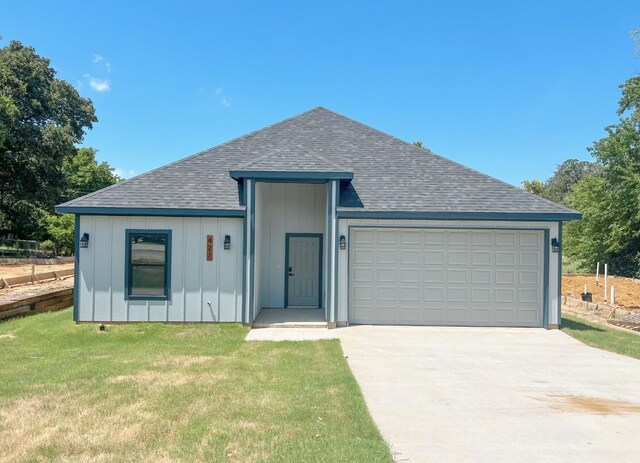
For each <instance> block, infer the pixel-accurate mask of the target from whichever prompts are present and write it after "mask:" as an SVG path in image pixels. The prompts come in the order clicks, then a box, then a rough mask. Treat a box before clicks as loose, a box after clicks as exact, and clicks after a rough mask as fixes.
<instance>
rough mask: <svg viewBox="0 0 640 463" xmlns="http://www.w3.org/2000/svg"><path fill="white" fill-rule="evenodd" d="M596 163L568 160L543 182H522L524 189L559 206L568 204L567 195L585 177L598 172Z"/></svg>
mask: <svg viewBox="0 0 640 463" xmlns="http://www.w3.org/2000/svg"><path fill="white" fill-rule="evenodd" d="M597 170H598V166H597V164H596V163H593V162H589V161H580V160H578V159H568V160H566V161H565V162H563V163H562V164H560V165H559V166H558V167H557V168H556V171H555V172H554V173H553V175H552V176H551V177H550V178H549V179H548V180H546V181H545V182H542V181H540V180H525V181H524V182H522V186H523V188H524V189H525V190H526V191H528V192H530V193H534V194H536V195H538V196H542V197H543V198H546V199H548V200H550V201H553V202H555V203H558V204H565V205H566V204H567V200H566V199H567V195H568V194H569V193H570V192H571V189H572V188H573V186H574V185H575V184H577V183H578V182H579V181H580V180H582V179H583V178H584V177H587V176H589V175H591V174H593V173H595V172H597Z"/></svg>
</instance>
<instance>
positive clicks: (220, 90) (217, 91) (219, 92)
mask: <svg viewBox="0 0 640 463" xmlns="http://www.w3.org/2000/svg"><path fill="white" fill-rule="evenodd" d="M221 93H222V87H218V88H216V96H218V95H220V94H221Z"/></svg>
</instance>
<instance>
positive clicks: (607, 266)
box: [604, 264, 609, 302]
mask: <svg viewBox="0 0 640 463" xmlns="http://www.w3.org/2000/svg"><path fill="white" fill-rule="evenodd" d="M608 274H609V265H608V264H604V302H607V276H608Z"/></svg>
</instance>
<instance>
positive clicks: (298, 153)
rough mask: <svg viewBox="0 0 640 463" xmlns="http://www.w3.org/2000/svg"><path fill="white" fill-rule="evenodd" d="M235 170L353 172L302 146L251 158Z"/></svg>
mask: <svg viewBox="0 0 640 463" xmlns="http://www.w3.org/2000/svg"><path fill="white" fill-rule="evenodd" d="M236 171H240V172H242V171H250V172H251V171H264V172H353V171H352V170H351V169H347V168H346V167H342V166H340V165H338V164H336V163H334V162H331V161H329V160H328V159H325V158H323V157H322V156H318V155H317V154H313V153H310V152H308V151H307V150H305V149H304V148H303V147H302V146H294V147H291V148H284V149H282V150H280V151H276V152H275V153H271V154H267V155H265V156H262V157H260V158H258V159H255V160H251V161H250V162H248V163H247V164H245V165H243V166H241V167H239V168H238V169H236Z"/></svg>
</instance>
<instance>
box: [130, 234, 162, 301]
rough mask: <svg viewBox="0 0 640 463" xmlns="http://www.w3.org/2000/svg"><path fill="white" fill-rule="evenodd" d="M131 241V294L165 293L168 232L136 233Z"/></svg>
mask: <svg viewBox="0 0 640 463" xmlns="http://www.w3.org/2000/svg"><path fill="white" fill-rule="evenodd" d="M130 238H131V242H130V246H131V262H130V265H131V267H130V270H131V288H130V289H129V294H130V295H131V296H167V294H165V257H166V245H167V235H166V234H155V233H136V234H132V235H130Z"/></svg>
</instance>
